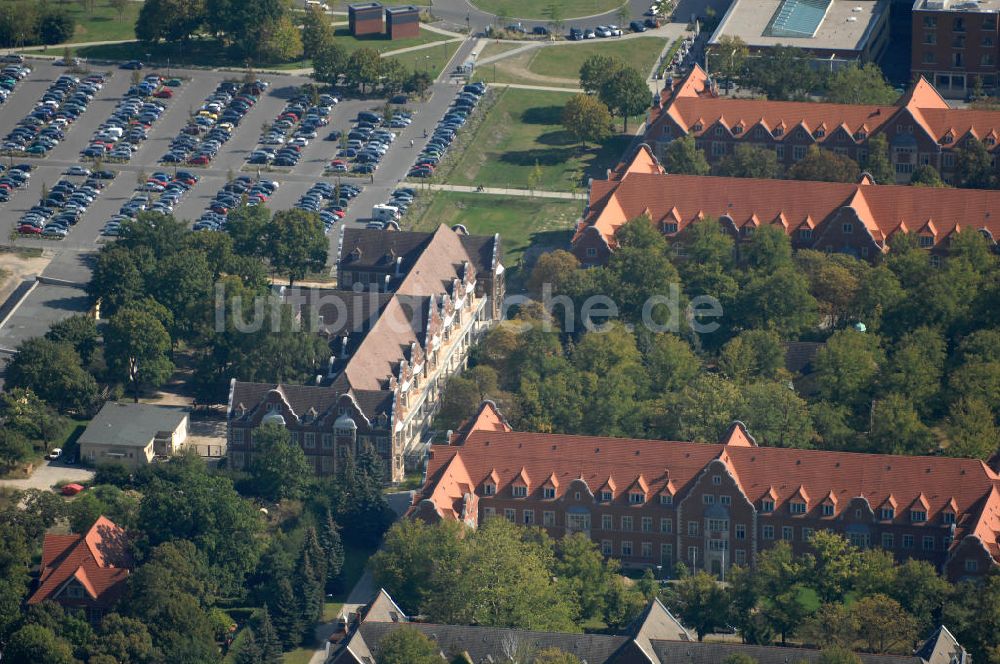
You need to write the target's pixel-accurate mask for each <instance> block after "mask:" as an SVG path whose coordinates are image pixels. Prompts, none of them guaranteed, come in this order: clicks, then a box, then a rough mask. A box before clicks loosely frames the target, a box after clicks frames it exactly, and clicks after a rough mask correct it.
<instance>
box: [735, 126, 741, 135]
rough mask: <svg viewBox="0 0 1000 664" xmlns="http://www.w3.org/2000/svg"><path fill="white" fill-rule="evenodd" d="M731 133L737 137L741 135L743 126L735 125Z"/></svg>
mask: <svg viewBox="0 0 1000 664" xmlns="http://www.w3.org/2000/svg"><path fill="white" fill-rule="evenodd" d="M733 133H734V134H737V135H739V134H742V133H743V126H742V125H736V126H735V127H733Z"/></svg>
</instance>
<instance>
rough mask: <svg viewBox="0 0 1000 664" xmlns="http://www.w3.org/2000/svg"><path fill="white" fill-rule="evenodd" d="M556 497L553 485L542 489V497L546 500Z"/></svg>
mask: <svg viewBox="0 0 1000 664" xmlns="http://www.w3.org/2000/svg"><path fill="white" fill-rule="evenodd" d="M555 497H556V490H555V488H554V487H551V486H547V487H544V488H543V489H542V498H545V499H546V500H552V499H553V498H555Z"/></svg>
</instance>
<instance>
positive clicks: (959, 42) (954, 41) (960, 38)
mask: <svg viewBox="0 0 1000 664" xmlns="http://www.w3.org/2000/svg"><path fill="white" fill-rule="evenodd" d="M951 47H952V48H965V35H955V36H954V37H952V38H951Z"/></svg>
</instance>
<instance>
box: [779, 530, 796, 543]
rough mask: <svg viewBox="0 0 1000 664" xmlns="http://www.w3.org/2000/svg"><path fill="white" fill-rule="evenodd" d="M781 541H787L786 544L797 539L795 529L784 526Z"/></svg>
mask: <svg viewBox="0 0 1000 664" xmlns="http://www.w3.org/2000/svg"><path fill="white" fill-rule="evenodd" d="M781 539H783V540H785V541H786V542H791V541H792V540H793V539H795V529H794V528H792V527H791V526H782V527H781Z"/></svg>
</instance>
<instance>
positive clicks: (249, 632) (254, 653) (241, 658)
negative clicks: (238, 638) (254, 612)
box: [236, 627, 264, 664]
mask: <svg viewBox="0 0 1000 664" xmlns="http://www.w3.org/2000/svg"><path fill="white" fill-rule="evenodd" d="M263 662H264V660H263V659H262V658H261V654H260V646H258V645H257V637H255V636H254V633H253V628H252V627H247V628H246V630H245V634H244V637H243V641H242V643H241V644H240V647H239V650H238V651H236V664H263Z"/></svg>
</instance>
